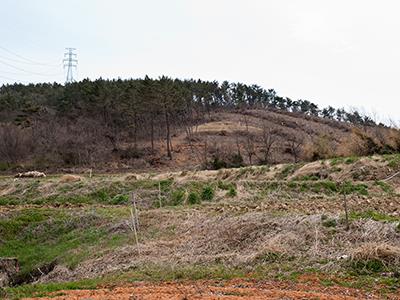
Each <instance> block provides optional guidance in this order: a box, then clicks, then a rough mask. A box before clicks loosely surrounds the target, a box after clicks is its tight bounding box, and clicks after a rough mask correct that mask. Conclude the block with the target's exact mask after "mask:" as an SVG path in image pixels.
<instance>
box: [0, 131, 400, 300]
mask: <svg viewBox="0 0 400 300" xmlns="http://www.w3.org/2000/svg"><path fill="white" fill-rule="evenodd" d="M228 129H229V128H228ZM227 131H228V130H227ZM399 170H400V157H399V156H398V155H388V156H373V157H363V158H354V157H350V158H340V159H338V158H336V159H329V160H321V161H316V162H313V163H308V164H304V163H298V164H282V165H276V166H273V167H266V166H260V167H245V168H236V169H222V170H216V171H181V172H166V173H160V174H154V173H138V174H133V173H131V174H115V175H109V174H108V175H100V174H99V175H98V174H96V173H95V174H94V176H93V177H89V176H77V175H74V176H72V175H62V176H60V175H54V176H48V177H46V178H40V179H14V178H10V177H1V178H0V234H1V243H0V256H2V257H10V256H13V257H17V258H18V260H19V262H20V265H21V271H20V273H19V274H18V275H16V277H15V278H14V279H13V280H14V284H15V285H16V286H15V287H13V288H8V289H6V292H7V293H8V294H9V295H32V293H33V292H35V291H41V290H42V291H49V290H53V291H54V290H57V289H65V288H77V287H81V288H85V287H91V288H93V287H95V286H104V285H115V284H116V283H118V284H122V285H123V284H124V282H129V281H137V280H164V281H165V280H182V279H186V280H189V279H190V280H192V279H219V280H222V279H232V278H247V279H249V278H253V279H257V278H258V279H259V278H269V279H271V280H272V279H273V280H278V281H282V280H285V278H288V279H290V280H291V282H292V283H291V284H293V282H296V281H297V278H311V277H312V278H313V281H312V286H313V287H311V286H310V287H309V288H310V289H314V288H316V289H317V290H318V289H319V288H317V286H318V284H320V283H321V284H322V282H325V281H324V280H331V281H332V282H335V284H337V283H343V285H344V284H347V286H349V285H351V286H352V287H357V288H360V287H362V289H364V288H368V289H372V290H373V291H374V292H373V295H375V296H376V298H379V297H381V296H383V295H385V296H390V297H392V296H393V299H397V298H396V297H395V296H394V294H396V293H397V291H398V290H397V289H398V288H399V284H400V283H399V280H398V277H396V276H397V275H396V274H397V273H396V270H398V267H400V227H399V226H400V210H399V208H400V202H399V201H400V197H399V192H400V178H398V177H394V178H392V179H390V180H386V179H387V178H388V177H390V176H391V175H392V174H394V173H395V172H397V171H399ZM132 193H133V195H134V199H135V200H136V207H137V209H138V220H139V222H138V227H137V232H138V240H136V238H135V234H134V231H133V227H132V226H133V225H132V219H131V218H132V216H131V211H130V209H131V208H133V207H132V199H133V198H132ZM344 194H345V195H346V196H345V198H344V196H343V195H344ZM344 199H345V200H346V204H347V208H348V221H346V218H345V210H344ZM38 268H39V269H40V270H41V272H38V271H37V270H38ZM315 272H317V274H314V273H315ZM310 273H311V274H314V275H309V274H310ZM328 274H329V276H328ZM299 276H300V277H299ZM310 276H311V277H310ZM316 278H320V279H316ZM328 278H329V279H328ZM77 280H78V281H79V282H76V283H73V284H72V283H69V282H70V281H77ZM319 280H321V281H319ZM32 282H35V283H36V284H39V283H40V284H39V285H32ZM60 282H61V283H60ZM56 283H57V284H56ZM21 284H22V285H21ZM27 284H28V285H27ZM207 284H209V283H207ZM221 284H227V285H229V283H221ZM276 284H278V285H280V284H282V285H285V283H276ZM211 285H212V284H211ZM378 287H379V288H378ZM296 288H297V287H296ZM298 288H299V289H301V288H300V287H298ZM276 292H277V293H278V291H276ZM347 292H350V291H347ZM364 292H365V291H362V290H352V291H351V293H352V295H354V296H355V297H356V295H357V294H358V295H361V294H363V293H364ZM99 293H100V291H99ZM279 293H280V292H279ZM393 293H394V294H393ZM72 295H73V293H72V294H71V297H72ZM82 295H84V293H83V294H82ZM82 297H83V296H82ZM390 297H389V298H390ZM339 299H340V298H339Z"/></svg>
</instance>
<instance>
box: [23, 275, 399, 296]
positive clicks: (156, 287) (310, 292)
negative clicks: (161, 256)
mask: <svg viewBox="0 0 400 300" xmlns="http://www.w3.org/2000/svg"><path fill="white" fill-rule="evenodd" d="M30 299H32V298H30ZM41 299H48V300H50V299H53V300H54V299H55V300H67V299H68V300H78V299H85V300H89V299H90V300H100V299H102V300H103V299H110V300H117V299H118V300H119V299H121V300H124V299H126V300H133V299H138V300H139V299H140V300H141V299H143V300H153V299H173V300H174V299H175V300H184V299H207V300H211V299H213V300H214V299H229V300H234V299H321V300H328V299H329V300H339V299H343V300H344V299H346V300H353V299H354V300H355V299H382V298H381V297H380V296H378V294H377V293H375V292H365V291H361V290H357V289H353V288H346V287H340V286H329V287H326V286H323V285H321V284H319V283H317V282H313V281H312V280H311V281H307V282H299V283H291V282H286V281H285V282H280V281H248V280H241V279H237V280H231V281H185V282H166V283H144V282H140V283H135V284H128V285H125V286H115V287H105V288H101V289H97V290H74V291H60V292H56V293H54V294H52V295H51V297H49V298H41ZM385 299H400V294H399V293H397V294H391V295H386V296H385Z"/></svg>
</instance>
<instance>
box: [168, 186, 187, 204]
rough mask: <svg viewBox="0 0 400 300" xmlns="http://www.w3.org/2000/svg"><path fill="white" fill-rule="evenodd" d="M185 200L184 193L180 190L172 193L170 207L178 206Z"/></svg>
mask: <svg viewBox="0 0 400 300" xmlns="http://www.w3.org/2000/svg"><path fill="white" fill-rule="evenodd" d="M184 200H185V191H184V190H182V189H179V190H176V191H173V192H172V194H171V205H174V206H176V205H180V204H182V203H183V202H184Z"/></svg>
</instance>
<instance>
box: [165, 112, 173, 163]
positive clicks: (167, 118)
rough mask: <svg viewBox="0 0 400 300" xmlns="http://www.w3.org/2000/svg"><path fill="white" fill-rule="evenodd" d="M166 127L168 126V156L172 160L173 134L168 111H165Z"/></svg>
mask: <svg viewBox="0 0 400 300" xmlns="http://www.w3.org/2000/svg"><path fill="white" fill-rule="evenodd" d="M165 125H166V126H167V141H166V142H167V156H168V157H169V159H172V153H171V133H170V125H169V114H168V111H167V110H165Z"/></svg>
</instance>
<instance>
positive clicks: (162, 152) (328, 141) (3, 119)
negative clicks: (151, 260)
mask: <svg viewBox="0 0 400 300" xmlns="http://www.w3.org/2000/svg"><path fill="white" fill-rule="evenodd" d="M0 124H1V126H0V169H1V170H3V171H4V170H5V171H7V170H19V169H32V168H35V169H43V170H44V169H47V170H49V171H57V170H59V169H60V168H99V169H101V170H118V169H129V168H133V169H151V168H175V167H179V168H182V167H183V168H213V169H217V168H221V167H235V166H243V165H248V164H270V163H277V162H287V161H299V160H314V159H320V158H327V157H334V156H339V155H370V154H374V153H379V154H383V153H393V152H398V151H399V149H400V135H399V133H398V131H397V130H395V129H393V128H389V127H386V126H384V125H383V124H376V123H375V122H374V120H372V119H371V118H370V117H368V116H364V115H362V114H360V113H359V112H357V111H351V112H350V111H345V110H344V109H342V108H333V107H331V106H329V107H327V108H319V107H318V106H317V105H316V104H314V103H312V102H310V101H307V100H292V99H289V98H286V97H281V96H279V95H277V93H276V92H275V91H274V90H273V89H268V90H266V89H264V88H261V87H259V86H257V85H251V86H249V85H245V84H241V83H229V82H226V81H225V82H222V83H218V82H216V81H213V82H209V81H201V80H179V79H171V78H168V77H161V78H159V79H151V78H148V77H146V78H144V79H132V80H103V79H99V80H96V81H90V80H83V81H81V82H76V83H72V84H68V85H66V86H63V85H60V84H57V83H54V84H36V85H33V84H31V85H20V84H14V85H5V86H2V87H1V88H0Z"/></svg>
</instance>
